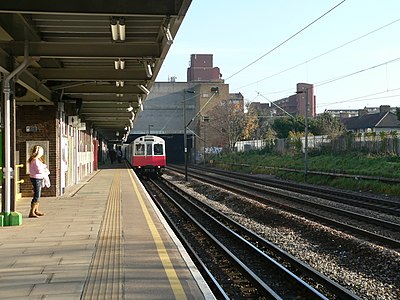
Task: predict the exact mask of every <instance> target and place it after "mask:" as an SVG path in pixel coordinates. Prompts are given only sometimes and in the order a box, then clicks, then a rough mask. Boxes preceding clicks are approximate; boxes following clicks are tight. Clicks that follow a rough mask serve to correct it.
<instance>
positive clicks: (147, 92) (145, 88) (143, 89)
mask: <svg viewBox="0 0 400 300" xmlns="http://www.w3.org/2000/svg"><path fill="white" fill-rule="evenodd" d="M138 88H139V89H141V90H142V92H143V93H145V94H146V95H148V94H150V91H149V90H148V89H147V87H145V86H144V85H143V84H138Z"/></svg>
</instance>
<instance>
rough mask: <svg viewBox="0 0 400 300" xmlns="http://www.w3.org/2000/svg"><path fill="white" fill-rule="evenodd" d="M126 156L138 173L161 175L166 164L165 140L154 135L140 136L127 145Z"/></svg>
mask: <svg viewBox="0 0 400 300" xmlns="http://www.w3.org/2000/svg"><path fill="white" fill-rule="evenodd" d="M126 158H127V159H129V162H130V164H131V165H132V167H133V169H134V171H135V172H136V173H137V174H138V175H146V176H161V175H162V174H163V172H164V169H165V166H166V164H167V159H166V153H165V141H164V139H162V138H160V137H158V136H155V135H144V136H140V137H138V138H136V139H135V140H134V141H133V142H132V143H130V144H129V146H128V147H127V149H126Z"/></svg>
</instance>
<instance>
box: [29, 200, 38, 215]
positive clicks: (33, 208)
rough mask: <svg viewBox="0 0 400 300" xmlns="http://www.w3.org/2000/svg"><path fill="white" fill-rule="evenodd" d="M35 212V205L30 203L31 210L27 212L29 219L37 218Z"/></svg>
mask: <svg viewBox="0 0 400 300" xmlns="http://www.w3.org/2000/svg"><path fill="white" fill-rule="evenodd" d="M35 211H36V203H31V210H30V211H29V218H37V217H38V216H37V215H36V213H35Z"/></svg>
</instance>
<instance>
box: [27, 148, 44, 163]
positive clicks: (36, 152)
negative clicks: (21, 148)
mask: <svg viewBox="0 0 400 300" xmlns="http://www.w3.org/2000/svg"><path fill="white" fill-rule="evenodd" d="M40 149H42V150H43V147H42V146H39V145H35V146H33V147H32V150H31V156H30V157H29V159H28V162H31V161H32V160H34V159H36V158H38V157H39V152H40ZM39 159H40V161H42V162H43V158H42V157H39Z"/></svg>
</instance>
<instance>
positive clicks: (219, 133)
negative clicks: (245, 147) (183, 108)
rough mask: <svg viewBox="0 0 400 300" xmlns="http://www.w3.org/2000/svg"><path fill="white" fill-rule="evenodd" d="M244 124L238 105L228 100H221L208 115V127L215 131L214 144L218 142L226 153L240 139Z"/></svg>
mask: <svg viewBox="0 0 400 300" xmlns="http://www.w3.org/2000/svg"><path fill="white" fill-rule="evenodd" d="M245 124H246V121H245V115H244V112H243V110H242V109H241V108H240V105H238V104H235V103H232V102H231V101H229V100H222V101H221V102H220V103H219V104H218V105H217V106H215V107H214V109H213V110H212V111H210V113H209V123H208V125H209V127H210V128H212V129H214V130H215V132H214V136H215V137H216V138H217V139H216V140H215V141H214V143H216V142H217V141H218V144H220V145H222V146H224V148H225V150H227V151H233V149H234V147H235V144H236V142H237V141H239V140H240V139H241V138H242V136H243V129H244V127H245ZM215 146H218V145H215Z"/></svg>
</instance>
